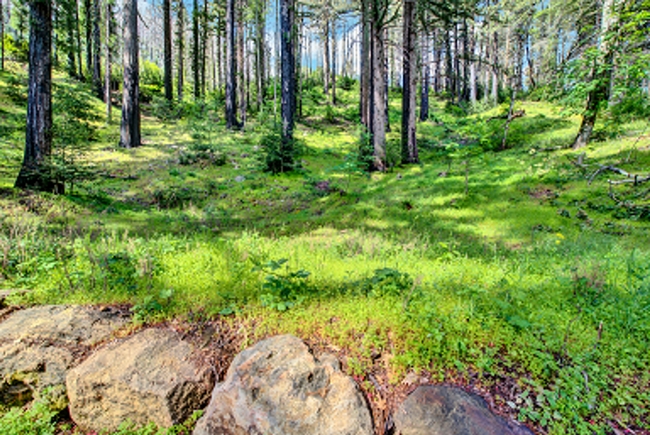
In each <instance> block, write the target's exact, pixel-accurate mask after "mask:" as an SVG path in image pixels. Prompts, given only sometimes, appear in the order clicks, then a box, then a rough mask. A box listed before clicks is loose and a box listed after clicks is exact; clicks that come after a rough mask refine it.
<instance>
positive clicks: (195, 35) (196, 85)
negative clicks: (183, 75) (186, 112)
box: [192, 0, 205, 101]
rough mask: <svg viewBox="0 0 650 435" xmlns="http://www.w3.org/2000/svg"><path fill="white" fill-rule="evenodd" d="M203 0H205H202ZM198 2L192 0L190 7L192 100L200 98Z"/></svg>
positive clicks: (199, 13)
mask: <svg viewBox="0 0 650 435" xmlns="http://www.w3.org/2000/svg"><path fill="white" fill-rule="evenodd" d="M204 1H205V0H204ZM200 15H201V12H200V10H199V3H198V1H197V0H194V4H193V7H192V78H193V83H192V85H193V89H194V101H197V100H198V99H199V98H201V76H200V73H199V70H200V67H199V16H200Z"/></svg>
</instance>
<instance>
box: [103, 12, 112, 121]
mask: <svg viewBox="0 0 650 435" xmlns="http://www.w3.org/2000/svg"><path fill="white" fill-rule="evenodd" d="M112 18H113V11H112V8H111V2H110V1H109V0H106V46H105V47H106V72H105V74H106V75H105V79H104V101H105V102H106V122H107V123H110V122H111V115H112V114H111V108H112V102H111V20H112Z"/></svg>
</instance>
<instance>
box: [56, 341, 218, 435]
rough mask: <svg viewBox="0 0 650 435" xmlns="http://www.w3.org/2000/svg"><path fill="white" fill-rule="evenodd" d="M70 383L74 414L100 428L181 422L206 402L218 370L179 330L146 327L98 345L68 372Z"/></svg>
mask: <svg viewBox="0 0 650 435" xmlns="http://www.w3.org/2000/svg"><path fill="white" fill-rule="evenodd" d="M66 385H67V389H68V397H69V399H70V415H71V417H72V419H73V420H74V421H75V422H76V423H77V424H78V425H79V426H80V427H81V428H82V429H84V430H94V431H98V432H99V431H100V430H108V431H113V430H115V429H117V427H118V426H119V425H120V424H122V423H124V422H127V421H130V422H131V423H133V424H135V425H136V426H144V425H146V424H148V423H149V422H153V423H155V424H156V425H158V426H159V427H169V426H172V425H174V424H178V423H181V422H183V421H184V420H185V419H187V418H188V417H189V416H191V415H192V413H193V412H194V411H195V410H199V409H202V408H204V407H205V406H206V405H207V403H208V401H209V400H210V392H211V391H212V388H213V387H214V375H213V373H212V370H211V369H210V368H209V367H207V366H206V365H205V364H202V363H201V362H200V361H199V358H197V355H196V354H195V353H194V348H193V346H192V345H191V344H190V343H188V342H186V341H184V340H181V339H180V338H179V337H178V334H177V333H175V332H174V331H171V330H166V329H147V330H144V331H142V332H140V333H138V334H135V335H133V336H131V337H129V338H128V339H127V340H125V341H124V342H122V343H116V344H113V345H110V346H107V347H106V348H104V349H100V350H98V351H97V352H96V353H95V354H93V355H92V356H91V357H90V358H88V359H87V360H86V361H84V362H83V363H82V364H80V365H79V366H77V367H75V368H74V369H73V370H71V371H70V372H69V373H68V377H67V381H66Z"/></svg>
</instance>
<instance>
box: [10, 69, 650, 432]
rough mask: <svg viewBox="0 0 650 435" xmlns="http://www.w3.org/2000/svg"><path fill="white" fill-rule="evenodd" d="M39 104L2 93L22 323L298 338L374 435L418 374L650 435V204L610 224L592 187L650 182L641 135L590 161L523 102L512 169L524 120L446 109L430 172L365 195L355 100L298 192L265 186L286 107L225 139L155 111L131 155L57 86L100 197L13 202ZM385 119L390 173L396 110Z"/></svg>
mask: <svg viewBox="0 0 650 435" xmlns="http://www.w3.org/2000/svg"><path fill="white" fill-rule="evenodd" d="M21 74H22V75H21ZM24 80H25V76H24V71H22V72H21V68H20V67H19V66H17V65H12V67H11V70H10V72H9V73H2V74H1V75H0V117H1V119H2V123H1V124H0V131H1V132H2V134H0V161H1V163H0V168H2V169H1V172H0V187H1V194H0V228H1V230H0V248H1V249H0V255H1V256H2V257H1V261H0V276H1V278H0V287H4V288H28V289H32V291H31V292H30V293H28V294H27V295H25V296H21V297H16V298H15V300H14V302H16V303H22V304H31V303H37V304H41V303H92V304H105V303H107V304H118V303H128V304H132V305H133V311H134V313H135V316H136V319H137V321H139V322H158V321H163V320H166V319H171V318H182V319H189V320H192V319H210V318H214V317H226V316H227V317H228V318H229V319H230V320H231V322H232V324H233V327H235V328H239V329H238V330H239V331H240V333H243V334H244V335H245V337H246V340H245V342H246V343H250V342H252V341H255V340H257V339H259V338H262V337H264V336H267V335H270V334H275V333H285V332H290V333H293V334H296V335H298V336H301V337H303V338H305V339H308V340H310V341H311V342H313V343H317V344H318V345H320V346H324V347H326V348H328V349H330V350H333V351H335V352H338V353H339V355H341V357H342V358H343V361H344V366H345V368H346V370H347V371H348V372H349V373H351V374H353V375H354V376H355V378H356V379H357V380H358V381H359V382H360V385H361V387H362V388H363V389H364V391H365V392H366V393H367V395H368V397H369V399H370V401H371V403H372V404H373V407H374V411H375V417H376V419H379V420H381V417H380V416H379V414H378V410H381V409H382V406H384V407H385V406H386V401H387V400H388V402H389V403H390V399H387V397H396V396H397V395H398V394H400V392H403V391H404V388H406V387H405V385H406V384H405V383H404V380H405V379H407V380H408V378H407V374H408V373H409V372H417V373H420V374H421V375H422V376H424V377H427V378H428V379H430V380H431V381H433V382H447V383H454V384H460V385H466V386H468V388H471V389H474V390H475V391H477V392H480V393H481V394H483V395H484V396H486V397H488V398H489V399H490V401H491V403H493V404H494V406H495V408H496V409H497V410H498V411H499V412H501V413H502V414H509V415H511V416H513V417H515V418H518V419H519V420H521V421H524V422H527V423H529V424H530V425H531V426H532V427H535V428H537V429H538V430H540V433H553V434H562V433H580V434H582V433H612V431H613V430H616V431H624V430H630V431H634V433H649V432H648V431H650V420H648V403H650V390H649V383H650V370H649V367H650V343H649V338H648V337H650V266H649V265H650V261H649V260H650V249H649V248H648V246H649V245H648V240H649V229H650V225H648V222H649V220H650V206H649V205H648V194H649V191H648V185H647V184H646V185H645V187H644V186H633V185H618V186H615V187H614V188H613V192H612V193H613V194H614V196H615V198H616V201H615V200H613V199H612V198H611V197H610V196H609V193H610V191H609V189H610V188H609V185H608V183H607V179H610V178H611V179H618V178H620V176H618V175H615V174H613V173H611V172H606V173H602V174H598V175H596V176H595V177H593V180H592V182H591V183H589V180H588V178H590V177H591V176H592V175H593V174H594V173H595V171H596V170H597V169H598V166H597V165H614V166H617V167H619V168H623V169H625V170H627V171H628V172H631V173H640V174H646V173H647V172H648V168H649V167H650V151H649V143H650V142H649V137H648V136H647V135H646V126H647V122H646V121H634V120H630V121H629V122H628V123H627V124H624V125H620V126H618V128H617V129H616V130H617V131H618V134H617V135H616V136H611V137H610V136H608V134H607V133H608V132H610V131H611V128H606V127H607V126H605V125H603V126H601V127H600V130H599V131H600V133H599V137H600V138H602V139H603V140H602V141H598V142H594V143H593V145H592V146H590V147H589V148H587V149H584V150H581V151H579V152H575V151H572V150H570V149H566V148H563V147H564V146H565V145H567V144H568V143H570V141H571V139H572V137H573V135H574V134H575V132H576V131H577V123H578V122H579V119H578V118H577V117H576V116H571V115H570V113H567V112H565V111H563V108H561V107H557V106H554V105H552V104H549V103H543V102H532V101H522V102H517V104H516V109H517V110H525V113H526V115H525V116H524V117H522V118H518V119H516V120H515V121H513V123H512V126H511V130H510V134H509V139H508V142H507V147H506V148H507V149H505V150H501V149H500V148H501V138H502V125H503V120H499V119H490V118H492V117H495V116H498V115H501V114H503V113H504V112H505V111H507V104H504V105H503V106H500V107H496V108H492V109H490V110H488V111H484V112H480V113H457V112H458V111H456V110H454V109H451V108H448V109H447V110H445V105H444V103H442V102H437V103H435V104H434V108H433V113H432V119H431V120H429V121H427V122H424V123H420V124H419V125H418V140H419V146H420V152H421V159H422V164H420V165H414V166H408V167H399V166H394V167H392V168H391V169H390V170H389V171H388V172H386V173H372V174H365V173H363V172H362V171H360V165H359V163H358V162H357V159H356V154H357V149H358V143H359V137H360V130H359V127H358V125H357V123H356V119H355V118H356V107H357V106H356V104H357V102H356V95H357V94H356V93H355V89H354V87H353V88H352V89H351V90H350V91H341V92H340V93H339V95H340V99H341V101H340V104H339V105H338V106H336V107H334V108H332V107H329V106H327V105H326V104H324V97H323V95H322V94H320V91H319V90H318V87H315V88H314V89H311V90H308V91H306V92H305V93H304V94H303V98H304V101H303V102H304V115H305V116H304V120H303V121H302V122H301V123H300V124H299V126H298V127H297V137H298V138H300V140H301V143H302V148H303V153H302V155H301V157H300V159H301V161H302V170H300V171H297V172H295V173H291V174H282V175H278V176H271V175H269V174H267V173H264V172H262V171H261V170H260V161H261V160H262V159H263V149H262V148H261V147H260V144H261V143H262V142H263V140H265V138H266V139H268V138H269V137H271V136H272V129H271V128H269V124H268V122H264V121H269V120H272V113H273V112H272V110H273V108H272V106H269V107H267V109H266V110H267V111H266V114H259V115H258V116H257V117H253V116H251V119H249V122H248V124H247V126H246V129H245V130H244V131H243V132H237V133H231V132H227V131H226V130H225V126H224V123H223V121H222V113H221V111H220V106H219V103H217V102H215V103H208V104H207V105H206V106H205V107H203V108H202V107H200V106H197V105H193V104H191V103H187V104H186V105H185V107H184V108H183V110H184V112H185V113H186V114H187V115H188V116H185V117H183V118H181V119H176V118H170V119H168V120H166V121H163V120H161V119H160V118H159V117H157V116H155V115H160V114H161V110H160V108H159V105H156V104H153V105H152V106H150V107H148V108H147V109H146V113H145V115H144V117H143V120H142V122H143V138H144V144H143V146H142V147H140V148H138V149H135V150H123V149H120V148H118V147H117V142H118V138H119V137H118V136H119V125H118V124H117V123H116V121H114V122H113V123H110V124H106V122H105V119H104V117H103V116H104V115H103V107H102V104H101V102H99V101H95V100H92V97H90V96H89V94H88V91H87V90H86V89H85V88H83V87H82V86H81V85H78V84H75V83H73V82H67V81H66V80H64V79H63V77H62V76H57V86H58V88H59V92H60V94H59V95H64V96H65V95H67V97H60V98H61V99H62V100H63V99H65V98H82V99H83V100H84V101H92V103H91V104H90V106H89V108H88V113H89V114H90V115H93V116H90V115H88V116H87V122H88V126H90V127H89V131H91V132H92V134H90V135H89V136H88V139H89V140H85V141H79V143H74V140H72V141H71V142H68V143H67V144H64V145H65V146H71V148H70V149H71V150H72V151H78V152H79V153H82V158H80V159H79V161H78V162H76V164H78V165H80V166H83V167H84V168H85V170H87V171H89V173H90V174H92V175H93V177H92V178H91V179H88V180H86V181H82V182H78V183H74V186H73V189H68V193H67V194H66V195H63V196H52V195H48V194H40V193H34V192H22V191H16V190H13V189H12V187H11V186H12V183H13V180H14V179H15V176H16V175H17V172H18V169H19V165H20V161H21V158H22V146H23V141H24V131H23V128H24V126H23V122H24V114H25V107H24V106H25V100H24ZM66 89H67V90H69V91H70V92H68V93H67V94H65V93H64V92H65V90H66ZM71 95H72V96H71ZM75 101H76V100H75ZM114 113H115V114H114V120H117V119H119V112H114ZM65 116H66V114H65V113H61V112H59V113H57V115H56V120H58V122H59V124H58V125H61V124H63V125H67V124H66V120H65V119H64V117H65ZM390 119H391V125H392V126H393V131H392V132H391V133H389V136H388V140H389V144H388V155H389V158H390V159H392V160H391V161H392V162H394V163H396V162H397V159H398V156H399V131H398V128H399V96H397V95H395V96H393V98H392V99H391V112H390ZM56 122H57V121H55V123H56ZM270 135H271V136H270ZM70 137H74V136H70ZM72 145H74V147H72ZM582 153H584V156H583V157H579V155H580V154H582ZM579 159H580V161H582V162H583V163H584V164H585V165H587V166H584V167H583V166H579V165H577V164H576V162H578V160H579ZM378 384H379V385H381V386H382V388H381V389H378ZM385 391H387V392H389V393H385ZM386 394H388V396H386ZM382 423H383V422H382V421H378V422H377V424H378V425H380V424H382Z"/></svg>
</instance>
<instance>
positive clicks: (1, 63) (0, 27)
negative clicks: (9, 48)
mask: <svg viewBox="0 0 650 435" xmlns="http://www.w3.org/2000/svg"><path fill="white" fill-rule="evenodd" d="M4 69H5V13H4V10H3V9H2V0H0V71H4Z"/></svg>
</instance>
